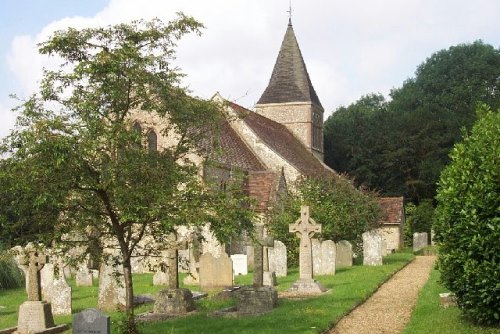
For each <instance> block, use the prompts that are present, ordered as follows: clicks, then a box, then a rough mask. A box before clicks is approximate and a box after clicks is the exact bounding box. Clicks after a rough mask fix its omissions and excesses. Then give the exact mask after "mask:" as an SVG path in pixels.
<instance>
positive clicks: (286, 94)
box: [257, 19, 321, 106]
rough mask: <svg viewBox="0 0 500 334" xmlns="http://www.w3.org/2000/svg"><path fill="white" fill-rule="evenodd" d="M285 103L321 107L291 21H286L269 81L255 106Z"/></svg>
mask: <svg viewBox="0 0 500 334" xmlns="http://www.w3.org/2000/svg"><path fill="white" fill-rule="evenodd" d="M286 102H313V103H315V104H317V105H319V106H321V103H320V102H319V98H318V95H316V91H315V90H314V87H313V85H312V83H311V79H310V78H309V74H308V73H307V69H306V64H305V63H304V59H303V58H302V53H301V52H300V48H299V44H298V43H297V38H296V37H295V33H294V31H293V26H292V21H291V19H289V21H288V28H287V30H286V33H285V38H284V39H283V42H282V43H281V49H280V52H279V54H278V59H277V60H276V64H275V65H274V70H273V74H272V75H271V80H269V84H268V86H267V88H266V90H265V91H264V93H263V94H262V96H261V98H260V100H259V102H257V104H265V103H286Z"/></svg>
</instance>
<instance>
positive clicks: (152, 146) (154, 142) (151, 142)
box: [148, 130, 158, 153]
mask: <svg viewBox="0 0 500 334" xmlns="http://www.w3.org/2000/svg"><path fill="white" fill-rule="evenodd" d="M148 151H149V152H151V153H153V152H157V151H158V137H157V135H156V132H155V130H150V131H149V132H148Z"/></svg>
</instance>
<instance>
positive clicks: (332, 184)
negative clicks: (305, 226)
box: [268, 177, 380, 266]
mask: <svg viewBox="0 0 500 334" xmlns="http://www.w3.org/2000/svg"><path fill="white" fill-rule="evenodd" d="M291 188H293V189H295V191H291V192H289V193H288V194H287V195H286V196H284V197H282V198H281V200H280V201H279V204H278V205H277V206H276V207H275V208H274V209H273V210H272V211H271V214H270V215H269V217H268V219H269V230H270V232H271V234H272V235H273V236H274V237H275V238H277V239H279V240H280V241H282V242H283V243H284V244H285V245H286V246H287V253H288V263H289V265H292V266H293V265H297V264H298V255H299V254H298V250H299V239H298V238H297V237H296V236H295V235H294V234H292V233H290V232H289V230H288V226H289V225H290V224H293V223H294V222H295V221H296V220H297V219H298V218H299V217H300V206H301V205H308V206H309V207H310V214H311V218H313V219H314V220H315V221H316V223H318V224H321V225H322V232H321V235H320V236H319V237H320V238H322V239H323V240H333V241H335V242H338V241H340V240H348V241H350V242H351V243H352V244H353V246H354V250H355V251H358V252H359V249H360V246H361V244H362V234H363V232H365V231H367V230H369V229H372V228H375V227H378V226H379V219H380V207H379V206H378V203H377V197H376V195H375V194H374V193H372V192H368V191H364V190H360V189H357V188H356V187H355V186H354V185H353V184H352V183H351V181H350V180H348V179H346V178H344V177H337V178H307V179H301V180H299V181H298V182H297V183H296V184H295V185H293V186H292V187H291ZM316 237H318V236H316Z"/></svg>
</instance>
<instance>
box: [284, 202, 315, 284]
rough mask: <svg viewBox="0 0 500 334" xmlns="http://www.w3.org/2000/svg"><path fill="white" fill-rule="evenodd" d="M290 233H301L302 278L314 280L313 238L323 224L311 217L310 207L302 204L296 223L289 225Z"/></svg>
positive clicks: (300, 260) (300, 259) (300, 258)
mask: <svg viewBox="0 0 500 334" xmlns="http://www.w3.org/2000/svg"><path fill="white" fill-rule="evenodd" d="M289 232H290V233H297V234H299V235H300V248H299V272H300V280H303V281H307V280H312V277H313V267H312V247H311V238H312V236H313V235H314V234H315V233H320V232H321V225H320V224H316V222H315V221H314V220H313V219H312V218H311V217H309V207H308V206H302V207H301V208H300V218H299V219H297V221H296V222H295V224H291V225H290V226H289Z"/></svg>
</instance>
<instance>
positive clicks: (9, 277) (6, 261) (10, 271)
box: [0, 251, 24, 290]
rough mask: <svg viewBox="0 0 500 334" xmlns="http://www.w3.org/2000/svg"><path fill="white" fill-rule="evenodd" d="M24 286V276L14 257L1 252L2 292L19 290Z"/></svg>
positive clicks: (0, 278)
mask: <svg viewBox="0 0 500 334" xmlns="http://www.w3.org/2000/svg"><path fill="white" fill-rule="evenodd" d="M23 285H24V277H23V274H22V273H21V271H20V270H19V268H17V266H16V264H15V262H14V259H13V258H12V256H11V255H10V254H9V253H8V252H6V251H0V290H1V289H13V288H19V287H22V286H23Z"/></svg>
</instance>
